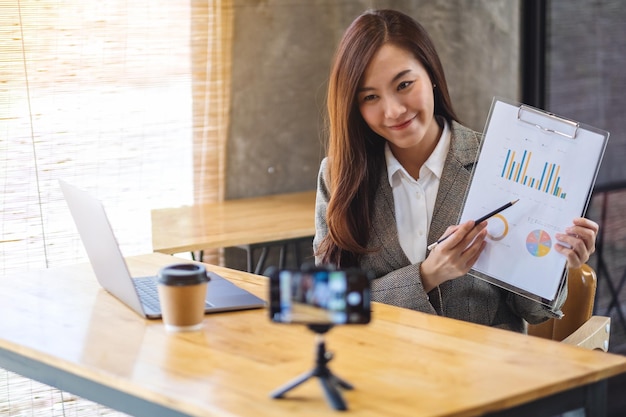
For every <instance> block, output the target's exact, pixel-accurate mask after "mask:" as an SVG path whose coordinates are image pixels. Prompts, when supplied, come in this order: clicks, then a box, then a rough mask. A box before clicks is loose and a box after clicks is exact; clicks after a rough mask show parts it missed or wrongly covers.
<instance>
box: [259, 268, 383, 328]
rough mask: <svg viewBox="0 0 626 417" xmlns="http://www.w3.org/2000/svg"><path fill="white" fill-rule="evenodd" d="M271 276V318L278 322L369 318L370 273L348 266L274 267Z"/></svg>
mask: <svg viewBox="0 0 626 417" xmlns="http://www.w3.org/2000/svg"><path fill="white" fill-rule="evenodd" d="M269 278H270V297H269V298H270V308H269V310H270V319H271V320H272V321H274V322H277V323H299V324H322V325H326V324H328V325H335V324H366V323H369V322H370V318H371V307H370V298H371V297H370V291H371V279H372V277H371V275H370V274H369V273H366V272H365V271H361V270H358V269H349V270H328V269H321V268H320V269H312V270H287V269H283V270H275V271H274V272H273V273H271V274H270V275H269Z"/></svg>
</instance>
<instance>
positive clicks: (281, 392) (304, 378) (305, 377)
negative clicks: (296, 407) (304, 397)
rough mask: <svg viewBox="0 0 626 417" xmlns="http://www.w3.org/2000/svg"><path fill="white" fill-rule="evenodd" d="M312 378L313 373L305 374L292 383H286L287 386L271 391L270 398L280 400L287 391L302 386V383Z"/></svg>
mask: <svg viewBox="0 0 626 417" xmlns="http://www.w3.org/2000/svg"><path fill="white" fill-rule="evenodd" d="M313 376H315V371H309V372H305V373H303V374H302V375H300V376H299V377H297V378H295V379H293V380H292V381H290V382H288V383H287V384H285V385H283V386H282V387H280V388H278V389H276V390H275V391H273V392H272V393H271V394H270V397H272V398H282V396H283V395H285V394H286V393H287V391H290V390H292V389H294V388H295V387H297V386H298V385H300V384H302V383H303V382H306V381H307V380H308V379H310V378H312V377H313Z"/></svg>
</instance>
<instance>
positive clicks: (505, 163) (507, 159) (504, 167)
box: [500, 149, 511, 178]
mask: <svg viewBox="0 0 626 417" xmlns="http://www.w3.org/2000/svg"><path fill="white" fill-rule="evenodd" d="M509 156H511V150H510V149H509V150H508V151H507V153H506V159H505V160H504V165H503V166H502V174H500V176H501V177H503V178H504V173H505V172H506V166H507V164H508V163H509Z"/></svg>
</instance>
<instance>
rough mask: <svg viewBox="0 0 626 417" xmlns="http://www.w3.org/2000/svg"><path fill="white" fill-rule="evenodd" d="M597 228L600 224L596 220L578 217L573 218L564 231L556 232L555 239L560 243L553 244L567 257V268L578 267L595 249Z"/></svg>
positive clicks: (585, 261)
mask: <svg viewBox="0 0 626 417" xmlns="http://www.w3.org/2000/svg"><path fill="white" fill-rule="evenodd" d="M599 229H600V226H598V224H597V223H596V222H594V221H592V220H589V219H585V218H583V217H578V218H576V219H574V224H573V225H572V226H570V227H568V228H567V229H565V233H557V234H556V239H557V240H558V241H559V242H560V243H557V244H556V245H555V249H556V251H557V252H559V253H560V254H562V255H563V256H565V257H566V258H567V266H568V267H569V268H580V267H581V266H583V265H584V264H585V263H587V261H588V260H589V256H591V254H592V253H594V252H595V251H596V237H597V236H598V230H599ZM563 244H566V245H569V246H571V247H568V246H565V245H563Z"/></svg>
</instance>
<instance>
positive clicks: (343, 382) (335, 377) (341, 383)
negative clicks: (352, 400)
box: [329, 373, 354, 389]
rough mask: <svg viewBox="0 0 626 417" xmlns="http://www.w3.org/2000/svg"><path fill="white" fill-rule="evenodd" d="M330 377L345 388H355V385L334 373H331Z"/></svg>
mask: <svg viewBox="0 0 626 417" xmlns="http://www.w3.org/2000/svg"><path fill="white" fill-rule="evenodd" d="M329 378H330V379H331V380H332V381H333V383H334V384H335V385H339V386H340V387H341V388H343V389H354V385H352V384H350V383H349V382H348V381H345V380H343V379H341V378H339V377H338V376H336V375H334V374H332V373H331V374H330V375H329Z"/></svg>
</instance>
